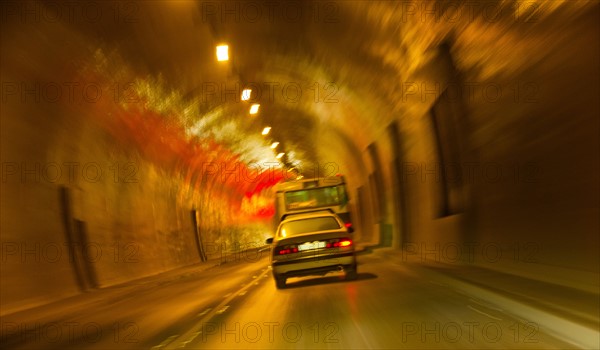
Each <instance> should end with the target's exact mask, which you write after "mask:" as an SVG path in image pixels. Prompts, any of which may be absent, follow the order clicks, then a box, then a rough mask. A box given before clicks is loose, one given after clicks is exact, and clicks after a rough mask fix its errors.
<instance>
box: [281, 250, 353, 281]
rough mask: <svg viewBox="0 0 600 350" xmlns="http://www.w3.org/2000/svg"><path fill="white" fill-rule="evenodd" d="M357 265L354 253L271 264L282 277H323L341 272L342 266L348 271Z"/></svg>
mask: <svg viewBox="0 0 600 350" xmlns="http://www.w3.org/2000/svg"><path fill="white" fill-rule="evenodd" d="M355 265H356V256H355V254H354V252H348V253H343V254H338V255H330V256H318V257H312V258H303V259H296V260H280V261H273V262H272V263H271V266H272V268H273V274H275V275H279V276H282V277H294V276H311V275H323V274H325V273H327V272H331V271H337V270H339V267H340V266H341V267H343V268H344V269H347V268H352V267H354V266H355Z"/></svg>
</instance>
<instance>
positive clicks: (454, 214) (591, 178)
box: [377, 11, 600, 293]
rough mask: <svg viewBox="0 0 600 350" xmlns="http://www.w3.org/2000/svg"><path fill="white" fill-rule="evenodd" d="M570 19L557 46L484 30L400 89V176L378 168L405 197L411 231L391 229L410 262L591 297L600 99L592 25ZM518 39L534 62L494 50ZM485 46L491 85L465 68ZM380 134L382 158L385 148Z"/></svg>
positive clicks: (538, 31) (443, 51) (460, 39)
mask: <svg viewBox="0 0 600 350" xmlns="http://www.w3.org/2000/svg"><path fill="white" fill-rule="evenodd" d="M591 13H593V11H592V12H591ZM571 20H572V21H573V22H572V23H570V26H569V28H568V29H566V28H567V25H565V29H564V30H566V31H568V32H569V35H565V36H564V37H558V38H556V37H552V36H551V35H550V34H548V33H546V32H545V31H546V30H548V27H546V26H545V25H544V23H535V24H529V25H512V26H504V27H502V30H500V28H494V25H490V24H489V23H486V24H485V25H486V29H487V34H486V35H487V37H486V39H485V40H484V41H473V40H472V37H469V36H468V33H463V36H461V35H458V36H457V37H453V36H449V37H448V38H449V39H448V40H449V42H446V43H444V42H442V43H441V44H440V45H439V46H434V47H432V48H430V49H429V50H430V52H429V53H430V54H429V55H428V56H429V57H431V58H430V59H429V60H428V61H427V62H425V63H424V64H423V65H422V66H421V67H419V69H418V70H417V71H416V73H414V74H413V75H411V76H410V77H408V78H407V79H406V80H404V81H403V82H402V83H403V84H406V85H405V87H406V89H405V91H404V92H405V94H404V95H403V96H398V101H397V104H398V105H397V108H396V109H397V113H396V115H395V121H394V122H395V123H396V124H397V125H398V128H399V130H400V132H399V134H400V148H401V150H400V154H401V158H402V160H401V161H402V164H401V165H400V174H396V173H395V172H393V169H392V168H393V167H389V168H384V169H385V171H386V173H388V174H389V175H386V176H389V177H390V178H392V179H394V178H395V179H396V180H397V182H396V183H398V184H400V186H401V188H402V189H403V191H404V195H405V196H406V197H405V198H406V208H405V211H404V213H405V215H404V217H403V218H402V219H403V220H405V223H406V224H407V226H405V228H404V229H402V227H395V228H394V232H395V234H394V240H395V242H396V243H395V245H396V246H402V248H403V252H402V254H403V256H404V258H405V261H416V262H422V263H427V264H435V265H440V266H449V267H451V266H459V265H462V264H473V265H476V266H480V267H485V268H489V269H493V270H497V271H501V272H505V273H510V274H516V275H520V276H524V277H528V278H533V279H537V280H542V281H545V282H551V283H557V284H561V285H565V286H570V287H574V288H579V289H582V290H586V291H589V292H593V293H597V292H598V273H599V266H600V264H599V260H598V254H597V247H598V245H599V243H600V241H599V236H598V234H597V233H598V232H599V226H598V217H599V209H598V193H599V189H598V181H597V180H598V178H599V176H598V174H599V172H598V150H599V149H600V147H599V143H598V137H597V132H598V130H599V120H598V117H597V116H598V115H599V112H600V111H599V107H598V104H597V103H589V102H590V101H597V96H598V95H599V93H600V89H599V87H598V82H597V80H595V79H594V77H597V76H598V65H597V64H595V63H597V62H598V58H599V56H600V55H599V52H598V47H597V45H595V43H597V41H598V36H597V33H598V30H597V29H598V24H597V23H596V22H594V20H593V15H591V14H587V15H582V16H581V17H574V18H572V19H571ZM575 23H576V24H575ZM495 29H498V30H497V31H496V30H495ZM592 32H593V33H596V34H594V35H590V33H592ZM494 35H497V37H495V36H494ZM523 37H529V38H533V39H531V40H530V41H527V43H528V44H529V45H532V47H537V48H538V49H539V50H540V51H539V52H540V55H542V56H543V58H540V60H541V61H538V60H536V59H533V58H529V60H526V59H525V57H526V56H522V57H520V58H517V57H515V54H514V53H513V52H511V50H510V48H511V47H512V46H511V44H508V43H506V42H503V41H502V40H501V38H523ZM569 38H571V39H569ZM572 38H576V39H572ZM535 40H538V41H537V42H536V41H535ZM515 43H518V45H519V46H520V45H526V44H525V43H523V42H520V41H519V40H518V39H515ZM444 44H445V45H447V46H444ZM538 45H539V47H538ZM483 46H486V48H487V49H489V50H490V51H493V52H495V55H493V56H490V57H488V58H487V60H486V64H487V65H488V67H489V68H490V69H491V67H495V69H498V67H504V68H499V70H498V71H496V73H495V74H492V73H490V71H488V72H487V73H486V74H483V73H482V70H481V69H480V68H478V67H479V65H480V62H477V61H472V60H471V61H469V60H467V59H464V57H469V54H470V51H471V50H476V49H480V47H483ZM542 47H543V48H542ZM520 50H521V48H520V47H514V51H515V52H523V51H520ZM530 50H531V49H530ZM541 52H543V54H541ZM573 52H578V53H580V54H579V55H576V56H572V55H571V54H569V53H573ZM521 59H522V60H521ZM510 61H512V62H511V63H513V64H514V65H513V66H512V67H510V68H509V67H508V66H507V65H506V63H505V62H510ZM538 62H543V64H538ZM581 67H586V68H585V69H582V68H581ZM448 86H450V87H449V88H447V90H445V88H446V87H448ZM407 106H410V108H408V107H407ZM383 127H384V126H382V127H381V131H380V136H379V137H378V138H377V143H378V144H379V145H380V147H379V148H380V149H386V148H387V147H388V144H389V142H390V140H389V138H388V139H386V137H385V136H386V134H385V130H384V129H383ZM384 159H386V160H387V159H389V158H386V157H385V156H384ZM444 177H445V178H446V180H444ZM389 185H391V186H394V182H392V183H389ZM390 188H392V187H390ZM386 205H387V206H388V207H389V208H390V210H388V212H390V213H393V212H394V211H396V210H399V209H398V206H399V203H398V202H396V201H394V200H390V199H389V198H388V199H387V200H386ZM384 220H385V221H387V222H390V223H393V222H398V220H397V219H394V218H393V217H389V216H388V217H387V218H385V219H384ZM400 222H401V220H400ZM396 226H397V224H396Z"/></svg>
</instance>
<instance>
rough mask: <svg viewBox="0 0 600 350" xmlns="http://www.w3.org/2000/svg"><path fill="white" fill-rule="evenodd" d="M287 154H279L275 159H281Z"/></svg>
mask: <svg viewBox="0 0 600 350" xmlns="http://www.w3.org/2000/svg"><path fill="white" fill-rule="evenodd" d="M284 154H285V153H279V154H278V155H277V156H276V157H275V158H277V159H280V158H281V157H283V155H284Z"/></svg>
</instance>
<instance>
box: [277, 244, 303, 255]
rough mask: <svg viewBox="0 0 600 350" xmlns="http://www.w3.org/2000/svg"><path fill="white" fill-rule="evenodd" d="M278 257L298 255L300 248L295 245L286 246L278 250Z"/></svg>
mask: <svg viewBox="0 0 600 350" xmlns="http://www.w3.org/2000/svg"><path fill="white" fill-rule="evenodd" d="M275 252H276V255H286V254H292V253H298V247H297V246H295V245H286V246H283V247H278V248H277V249H276V250H275Z"/></svg>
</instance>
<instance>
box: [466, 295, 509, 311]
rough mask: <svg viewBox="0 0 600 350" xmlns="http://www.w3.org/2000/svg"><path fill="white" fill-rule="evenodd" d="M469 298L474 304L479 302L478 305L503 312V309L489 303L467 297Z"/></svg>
mask: <svg viewBox="0 0 600 350" xmlns="http://www.w3.org/2000/svg"><path fill="white" fill-rule="evenodd" d="M469 300H471V301H472V302H474V303H475V304H479V305H481V306H484V307H487V308H488V309H492V310H496V311H500V312H504V310H502V309H501V308H498V307H494V306H491V305H486V304H484V303H482V302H480V301H477V300H475V299H473V298H469Z"/></svg>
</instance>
